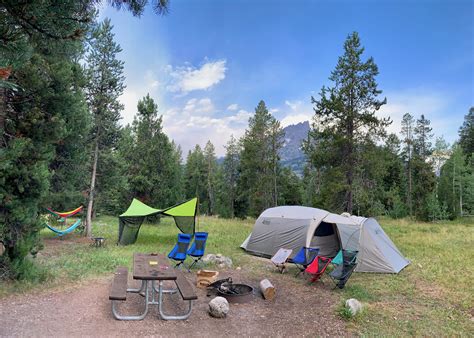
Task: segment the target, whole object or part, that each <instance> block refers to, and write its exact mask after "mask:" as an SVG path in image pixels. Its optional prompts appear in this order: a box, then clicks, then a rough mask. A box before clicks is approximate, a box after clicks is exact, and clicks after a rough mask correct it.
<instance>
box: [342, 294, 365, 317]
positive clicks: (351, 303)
mask: <svg viewBox="0 0 474 338" xmlns="http://www.w3.org/2000/svg"><path fill="white" fill-rule="evenodd" d="M346 308H348V309H349V310H350V311H351V313H352V316H355V315H356V314H357V313H359V312H360V311H362V303H361V302H359V301H358V300H357V299H355V298H350V299H348V300H346Z"/></svg>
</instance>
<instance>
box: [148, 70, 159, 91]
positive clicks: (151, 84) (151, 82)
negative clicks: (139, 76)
mask: <svg viewBox="0 0 474 338" xmlns="http://www.w3.org/2000/svg"><path fill="white" fill-rule="evenodd" d="M145 83H146V86H147V87H148V88H150V89H151V90H154V89H156V88H158V86H159V85H160V82H159V81H158V80H157V79H156V75H155V73H154V72H153V71H152V70H147V71H146V73H145Z"/></svg>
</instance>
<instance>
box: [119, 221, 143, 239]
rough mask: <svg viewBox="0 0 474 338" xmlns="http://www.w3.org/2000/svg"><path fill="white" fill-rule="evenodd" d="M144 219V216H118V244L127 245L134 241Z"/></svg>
mask: <svg viewBox="0 0 474 338" xmlns="http://www.w3.org/2000/svg"><path fill="white" fill-rule="evenodd" d="M144 220H145V217H120V222H119V237H118V238H119V244H121V245H128V244H132V243H135V241H136V240H137V237H138V232H139V231H140V227H141V225H142V223H143V221H144Z"/></svg>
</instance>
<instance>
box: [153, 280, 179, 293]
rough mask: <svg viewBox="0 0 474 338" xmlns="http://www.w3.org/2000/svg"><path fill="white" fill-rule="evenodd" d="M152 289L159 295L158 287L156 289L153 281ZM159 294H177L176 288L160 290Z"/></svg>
mask: <svg viewBox="0 0 474 338" xmlns="http://www.w3.org/2000/svg"><path fill="white" fill-rule="evenodd" d="M153 289H154V290H155V292H156V293H158V294H159V293H160V289H159V287H158V288H157V287H156V283H155V281H153ZM161 292H162V293H165V294H166V293H169V294H174V293H176V292H178V288H175V289H162V290H161Z"/></svg>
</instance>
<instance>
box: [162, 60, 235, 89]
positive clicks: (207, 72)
mask: <svg viewBox="0 0 474 338" xmlns="http://www.w3.org/2000/svg"><path fill="white" fill-rule="evenodd" d="M166 70H167V72H168V74H169V75H170V77H171V83H170V84H169V85H168V86H167V89H168V90H169V91H171V92H175V93H182V94H186V93H188V92H191V91H194V90H205V89H209V88H211V87H212V86H214V85H216V84H218V83H219V82H221V81H222V80H224V79H225V72H226V70H227V68H226V60H218V61H213V62H212V61H210V62H207V63H205V64H203V65H202V66H201V67H199V68H196V67H193V66H190V65H187V66H179V67H173V66H171V65H168V66H167V67H166Z"/></svg>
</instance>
